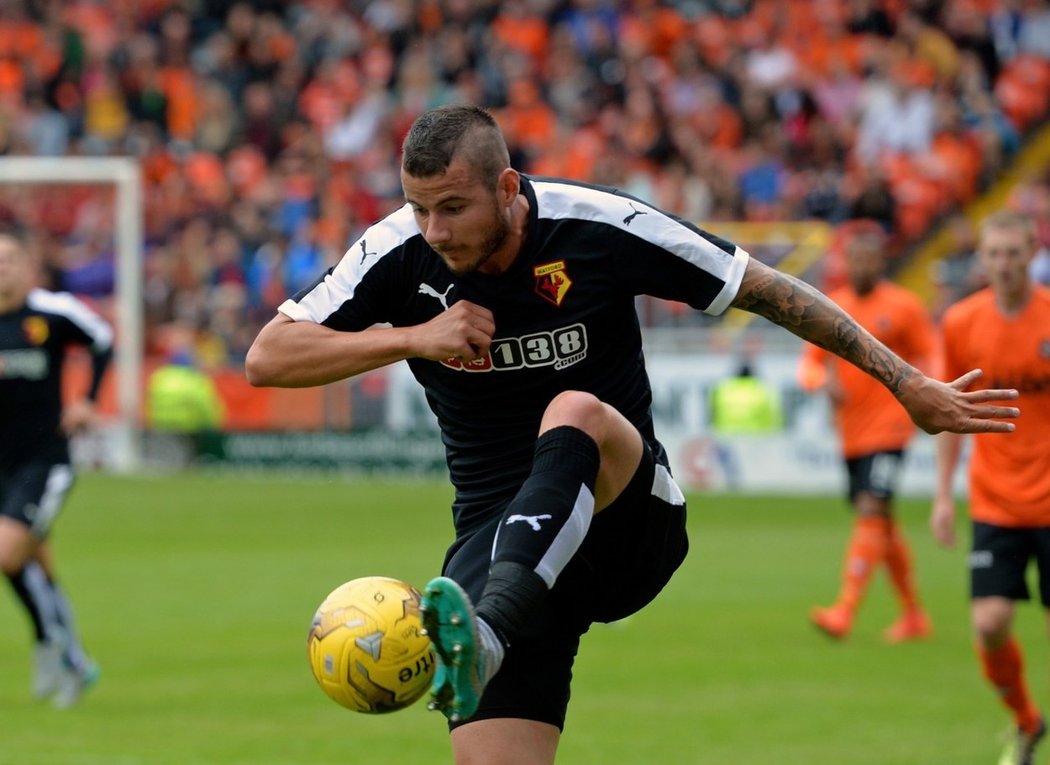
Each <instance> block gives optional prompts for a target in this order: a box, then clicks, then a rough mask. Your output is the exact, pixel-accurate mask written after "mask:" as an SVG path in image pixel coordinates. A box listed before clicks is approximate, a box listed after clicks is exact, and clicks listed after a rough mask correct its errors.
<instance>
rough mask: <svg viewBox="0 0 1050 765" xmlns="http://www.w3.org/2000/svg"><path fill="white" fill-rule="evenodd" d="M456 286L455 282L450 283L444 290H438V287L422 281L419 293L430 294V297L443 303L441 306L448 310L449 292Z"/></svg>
mask: <svg viewBox="0 0 1050 765" xmlns="http://www.w3.org/2000/svg"><path fill="white" fill-rule="evenodd" d="M454 286H455V285H454V284H450V285H448V287H446V288H445V291H444V292H438V291H437V290H436V289H434V288H433V287H431V286H430V285H429V284H427V283H426V282H420V284H419V294H420V295H429V296H430V297H432V298H434V299H435V300H437V301H438V302H439V303H441V307H442V308H444V309H445V310H446V311H447V310H448V293H449V292H451V291H452V288H453V287H454Z"/></svg>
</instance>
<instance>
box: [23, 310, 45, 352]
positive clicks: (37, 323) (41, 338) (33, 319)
mask: <svg viewBox="0 0 1050 765" xmlns="http://www.w3.org/2000/svg"><path fill="white" fill-rule="evenodd" d="M22 332H23V333H25V336H26V339H27V340H28V341H29V343H30V344H31V345H43V344H44V343H45V342H47V336H48V335H49V334H50V330H49V329H48V326H47V320H45V319H44V318H42V317H40V316H30V317H29V318H27V319H26V320H25V321H23V322H22Z"/></svg>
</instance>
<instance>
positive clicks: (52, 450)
mask: <svg viewBox="0 0 1050 765" xmlns="http://www.w3.org/2000/svg"><path fill="white" fill-rule="evenodd" d="M112 344H113V331H112V329H111V328H110V326H109V325H108V324H107V323H106V322H105V321H104V320H103V319H102V318H101V317H99V316H98V315H97V314H96V313H95V312H94V311H92V310H91V309H90V308H88V306H87V305H85V304H84V303H83V302H82V301H80V300H78V299H77V298H76V297H74V296H73V295H71V294H69V293H64V292H48V291H46V290H42V289H36V290H33V291H32V292H30V293H29V295H28V297H27V299H26V303H25V305H23V306H22V307H21V308H19V309H18V310H16V311H13V312H11V313H5V314H0V467H7V466H10V465H14V464H17V463H19V462H21V461H23V460H26V459H41V460H46V461H52V462H68V460H69V446H68V442H67V439H66V438H65V436H64V435H63V434H62V433H61V431H60V430H59V420H60V418H61V414H62V365H63V361H64V358H65V353H66V349H67V347H68V346H70V345H81V346H85V347H87V348H88V349H89V351H90V352H91V354H92V357H93V360H94V367H95V369H94V374H95V380H94V384H95V386H96V387H97V381H98V379H99V378H100V377H101V372H102V369H103V368H104V366H105V363H106V362H108V360H109V357H110V354H111V349H112Z"/></svg>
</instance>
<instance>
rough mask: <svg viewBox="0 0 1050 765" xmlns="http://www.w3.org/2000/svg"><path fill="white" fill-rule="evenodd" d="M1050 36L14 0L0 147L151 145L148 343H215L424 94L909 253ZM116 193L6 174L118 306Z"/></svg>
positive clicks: (661, 200) (679, 204)
mask: <svg viewBox="0 0 1050 765" xmlns="http://www.w3.org/2000/svg"><path fill="white" fill-rule="evenodd" d="M1048 40H1050V3H1048V2H1047V1H1046V0H1021V1H1020V2H1007V1H1006V0H884V1H882V2H879V1H878V0H814V1H813V2H788V1H787V0H690V1H688V2H686V1H682V2H661V1H660V0H623V1H621V2H614V1H612V0H504V1H502V2H496V1H495V0H477V1H475V2H466V0H374V1H372V2H353V3H349V2H339V1H337V0H303V1H302V2H290V3H285V2H277V1H276V0H270V1H266V0H256V1H254V2H244V1H242V2H229V1H228V0H200V1H198V2H188V1H187V0H143V1H141V2H132V1H131V0H115V1H114V2H109V3H99V2H91V1H89V0H74V1H72V2H46V1H44V0H10V1H9V2H5V3H3V4H2V6H0V154H38V155H53V156H64V155H111V154H121V155H132V156H135V157H138V158H139V160H140V161H141V164H142V170H143V178H144V181H145V190H146V209H145V229H146V263H145V268H146V279H147V282H146V290H145V294H146V299H147V306H146V308H147V320H148V327H147V344H148V351H149V352H150V353H151V354H153V355H156V356H161V355H163V353H164V350H165V349H164V348H163V338H164V332H163V328H164V327H165V326H166V325H170V324H171V323H173V322H179V323H183V324H185V323H188V324H191V325H193V326H196V327H197V328H198V330H199V338H200V340H199V345H200V348H199V355H200V356H201V357H202V358H203V359H204V360H205V362H206V363H207V364H208V365H211V366H217V367H221V366H223V365H225V364H227V363H232V364H234V365H236V364H237V363H238V362H239V361H240V360H241V359H242V358H243V354H244V353H245V351H246V349H247V347H248V345H249V344H250V342H251V339H252V338H253V337H254V335H255V333H256V330H257V328H258V326H260V324H261V323H262V322H264V321H266V320H268V319H269V318H270V317H271V316H272V315H273V312H274V310H275V308H276V306H277V305H278V304H279V302H280V301H281V300H283V298H284V297H285V296H286V295H287V294H288V293H290V292H294V291H295V290H297V289H299V288H300V287H302V286H303V285H304V284H306V283H307V282H308V281H309V280H310V279H312V278H313V277H315V276H316V274H317V273H319V271H320V270H321V269H323V268H324V267H325V266H326V265H327V264H331V263H334V262H335V261H336V260H337V259H338V257H339V256H340V255H341V254H342V252H343V251H344V249H345V248H346V246H347V245H348V243H350V242H352V241H353V240H354V238H355V237H356V235H357V234H359V233H360V232H361V231H362V229H363V227H364V226H365V225H367V224H368V223H369V222H370V221H371V220H373V219H374V218H376V217H378V216H380V215H382V214H384V213H385V212H387V211H389V210H391V209H393V208H395V207H396V206H398V205H400V204H401V198H400V187H399V182H398V172H397V168H398V147H399V144H400V141H401V139H402V137H403V135H404V133H405V131H406V130H407V128H408V126H409V125H410V124H411V122H412V120H413V119H414V117H416V116H417V115H418V114H419V113H420V112H421V111H422V110H424V109H426V108H428V107H431V106H434V105H436V104H439V103H443V102H448V101H457V100H459V101H471V102H475V103H479V104H482V105H484V106H486V107H489V108H491V109H492V110H493V112H494V114H495V115H496V116H497V118H498V120H499V121H500V123H501V125H502V127H503V128H504V130H505V132H506V134H507V136H508V137H509V139H510V141H511V148H512V152H513V161H514V163H515V165H516V166H517V167H519V168H520V169H522V170H524V171H526V172H531V173H536V174H554V175H566V176H570V177H575V178H579V179H583V180H588V181H593V182H598V183H607V184H612V185H616V186H619V187H621V188H623V189H625V190H626V191H628V192H631V193H633V194H637V195H639V196H641V197H643V198H646V199H648V200H651V201H652V202H653V203H654V204H657V205H660V206H662V207H664V208H666V209H669V210H671V211H673V212H675V213H677V214H679V215H681V216H683V217H685V218H687V219H691V220H695V221H698V222H700V223H701V224H703V223H704V222H712V223H713V222H717V221H741V220H743V221H779V220H811V219H816V220H822V221H826V222H829V223H832V224H836V225H839V226H840V227H841V230H842V231H843V232H848V231H849V230H850V229H851V228H854V227H865V226H869V225H878V226H880V227H881V228H883V229H884V230H885V231H886V232H887V233H888V234H890V235H891V240H890V241H891V242H892V246H893V250H894V252H896V253H907V252H908V250H909V248H910V247H912V246H913V245H914V244H915V243H916V242H918V241H919V240H921V239H922V238H923V237H924V236H925V235H926V233H927V232H928V231H929V230H930V229H931V227H932V226H933V225H934V224H935V223H936V222H937V221H940V220H942V219H944V218H945V217H947V216H950V215H951V214H952V213H953V212H956V211H958V210H959V209H961V208H962V207H963V206H964V205H966V204H967V203H968V202H970V201H971V200H973V199H974V198H975V197H976V196H977V195H979V194H980V193H981V192H982V191H983V190H984V189H986V188H987V187H988V186H989V185H990V184H991V183H992V182H993V181H994V180H995V179H996V178H997V177H998V175H999V174H1000V173H1001V172H1002V171H1003V168H1005V167H1006V166H1007V165H1008V164H1009V162H1010V160H1011V158H1012V157H1014V156H1015V155H1016V154H1017V152H1018V151H1019V150H1020V148H1021V147H1022V145H1023V144H1024V142H1025V140H1026V137H1027V136H1029V135H1030V134H1032V132H1033V131H1035V130H1036V129H1037V128H1038V127H1039V126H1040V125H1041V124H1042V123H1043V121H1044V120H1045V118H1046V117H1047V114H1046V111H1047V104H1048V103H1050V43H1048V42H1047V41H1048ZM111 206H112V198H111V197H107V196H106V195H105V194H102V193H100V192H98V191H97V190H92V189H86V188H85V189H72V190H70V189H68V188H66V189H57V188H50V189H47V190H44V191H39V192H37V191H26V190H25V189H22V188H19V187H17V185H14V184H0V222H2V221H9V222H14V221H17V222H18V223H19V224H21V225H23V226H27V227H29V228H30V229H31V230H32V231H33V232H34V236H35V242H34V246H35V247H36V248H37V249H38V250H39V251H40V253H41V254H42V256H43V257H44V258H45V259H46V261H47V262H48V265H49V268H50V272H51V273H52V274H53V276H54V280H55V282H56V286H59V287H64V288H67V289H71V290H72V291H75V292H77V293H80V294H84V295H88V296H93V297H95V298H96V299H97V301H98V302H99V304H100V306H101V307H102V308H103V310H105V307H106V301H107V299H108V295H109V294H110V293H111V290H112V281H113V278H114V269H113V263H112V231H111V226H112V216H111V214H109V212H108V207H111ZM843 224H844V225H843ZM843 235H844V234H840V235H837V236H836V243H835V244H833V246H832V252H831V254H830V256H829V266H828V268H827V270H826V273H827V275H828V278H829V279H832V280H833V279H834V278H835V274H836V273H838V271H837V269H836V267H835V258H836V257H837V255H836V252H837V251H838V250H839V248H840V240H841V239H842V237H843ZM825 286H833V285H825ZM650 314H651V315H654V316H655V315H662V314H661V312H658V311H655V312H649V314H647V315H650Z"/></svg>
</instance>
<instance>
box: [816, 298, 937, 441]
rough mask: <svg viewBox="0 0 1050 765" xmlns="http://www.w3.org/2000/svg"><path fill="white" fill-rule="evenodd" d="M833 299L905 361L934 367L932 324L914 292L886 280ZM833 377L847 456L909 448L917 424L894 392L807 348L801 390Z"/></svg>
mask: <svg viewBox="0 0 1050 765" xmlns="http://www.w3.org/2000/svg"><path fill="white" fill-rule="evenodd" d="M828 297H830V298H831V299H832V300H834V301H835V302H836V303H838V304H839V305H840V306H841V307H842V308H843V309H844V310H845V311H846V312H847V313H849V314H850V316H852V317H853V318H854V320H856V322H857V323H858V324H860V325H861V326H862V327H864V328H865V329H866V330H868V331H869V332H870V333H871V334H872V335H874V336H875V337H876V338H877V339H878V340H880V341H881V342H882V343H884V344H885V345H886V346H887V347H889V348H890V350H892V351H893V352H894V353H896V354H897V355H898V356H900V357H901V358H903V359H904V360H905V361H907V362H909V363H910V364H913V365H915V366H917V367H919V368H922V369H929V367H930V364H931V363H932V359H933V353H934V347H935V339H934V332H933V324H932V322H931V320H930V318H929V314H928V313H927V312H926V309H925V308H924V307H923V305H922V303H921V302H920V300H919V298H918V297H916V296H915V295H914V294H913V293H911V292H909V291H908V290H906V289H904V288H903V287H900V286H898V285H896V284H893V283H891V282H887V281H883V282H879V284H877V285H876V286H875V288H874V289H873V290H872V291H871V292H870V293H868V294H867V295H864V296H859V295H857V293H856V292H854V291H853V290H852V289H851V288H849V287H843V288H840V289H837V290H834V291H833V292H831V293H829V295H828ZM828 374H830V375H833V376H834V377H835V379H836V380H837V381H838V384H839V387H840V388H841V390H842V392H843V394H844V400H843V401H842V402H841V404H839V405H838V406H836V408H835V418H836V422H837V424H838V428H839V435H840V437H841V440H842V453H843V456H845V457H847V458H852V457H860V456H863V455H865V454H872V453H874V452H879V451H885V450H888V449H903V448H904V447H905V446H906V445H907V443H908V440H909V439H910V438H911V436H912V433H913V432H914V425H913V424H912V421H911V418H910V417H909V416H908V413H907V412H906V411H905V410H904V407H903V406H901V404H900V402H898V401H897V399H895V398H894V397H893V394H892V393H890V392H889V390H887V388H886V387H885V386H884V385H883V384H882V383H880V382H879V381H877V380H876V379H874V378H873V377H871V376H870V375H868V374H867V373H865V372H862V371H861V370H860V369H858V368H857V367H855V366H853V365H852V364H850V363H849V362H848V361H844V360H842V359H840V358H839V357H838V356H835V355H833V354H830V353H828V352H827V351H825V350H823V349H821V348H818V347H817V346H815V345H808V344H807V345H806V348H805V350H804V352H803V355H802V360H801V364H800V368H799V377H800V382H801V384H802V387H803V388H804V389H806V390H814V389H815V388H817V387H819V386H820V385H821V384H822V383H823V381H824V380H825V379H826V375H828Z"/></svg>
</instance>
